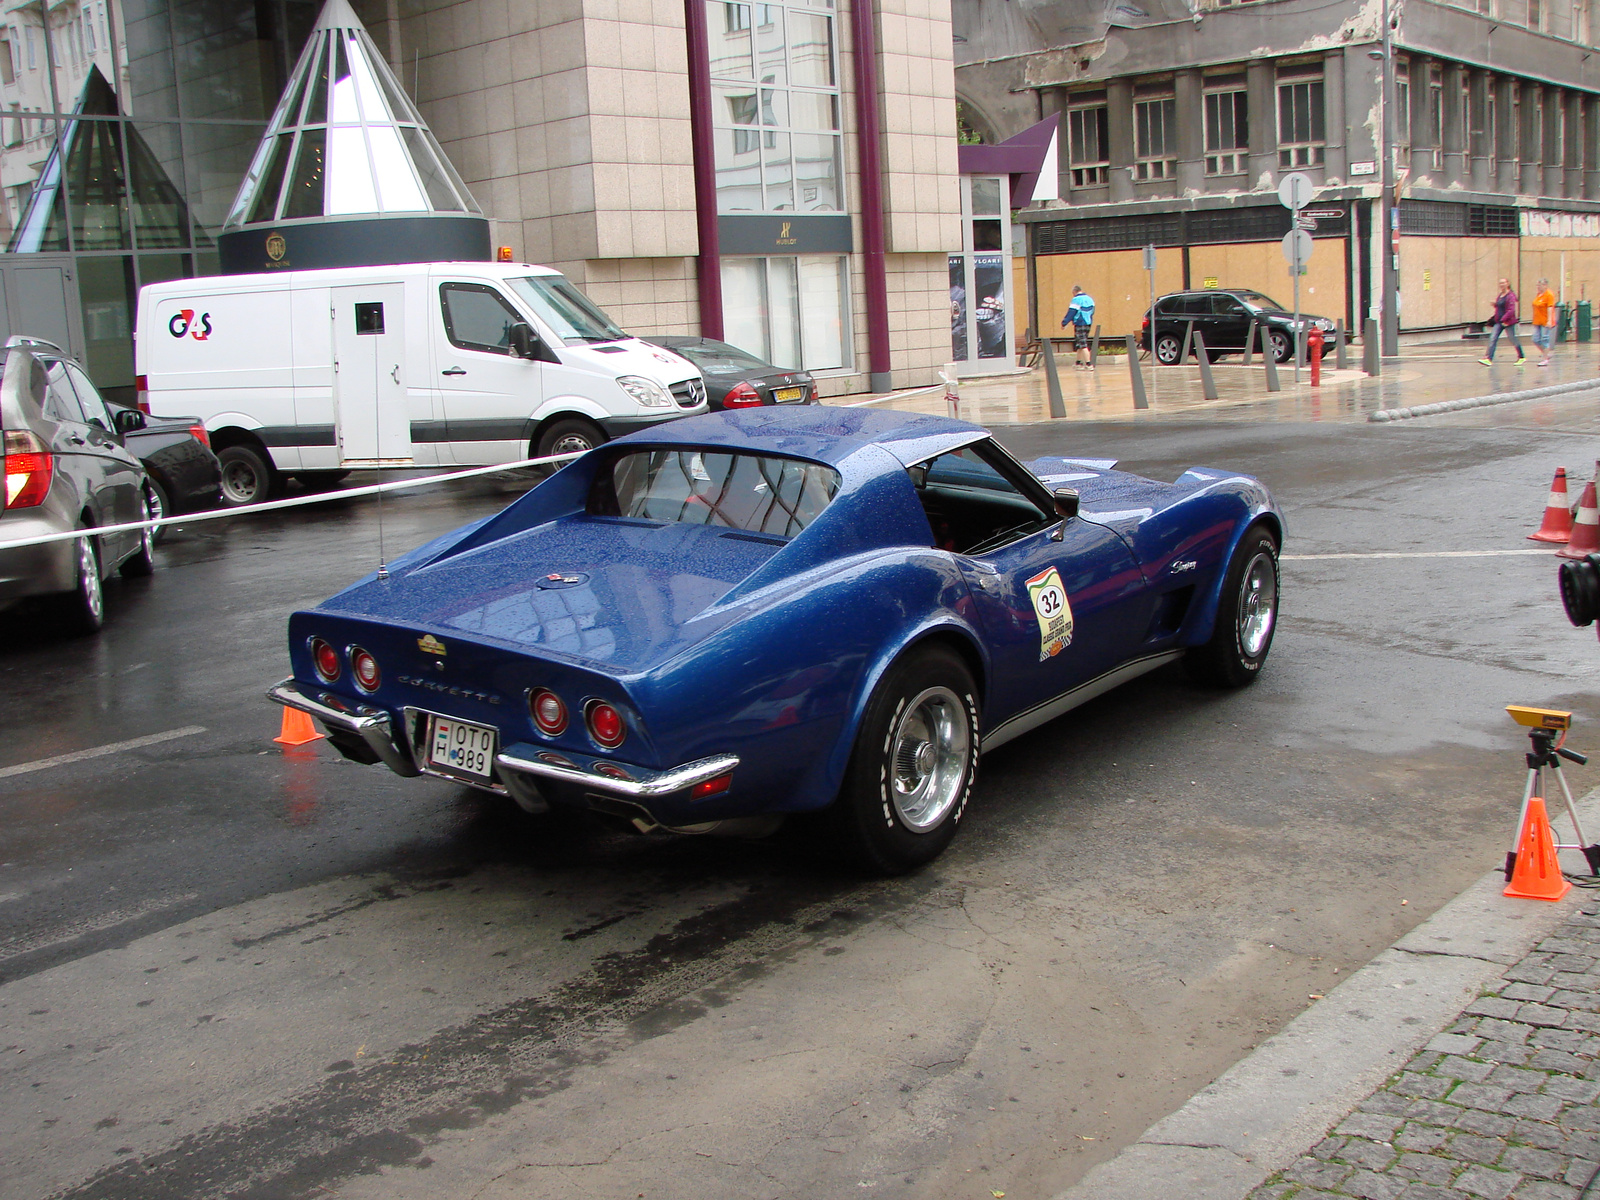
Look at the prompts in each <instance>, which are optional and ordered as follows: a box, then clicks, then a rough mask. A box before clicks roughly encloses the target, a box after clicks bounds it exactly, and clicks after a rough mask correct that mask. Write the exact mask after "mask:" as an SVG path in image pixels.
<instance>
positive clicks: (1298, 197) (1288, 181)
mask: <svg viewBox="0 0 1600 1200" xmlns="http://www.w3.org/2000/svg"><path fill="white" fill-rule="evenodd" d="M1316 190H1317V188H1316V185H1315V184H1313V183H1312V182H1311V176H1309V175H1307V174H1306V173H1305V172H1303V171H1290V172H1289V174H1287V175H1285V176H1284V177H1283V179H1282V180H1281V181H1280V182H1279V184H1278V200H1279V201H1280V202H1281V203H1282V204H1283V206H1284V207H1285V208H1287V209H1289V210H1290V211H1291V212H1299V211H1300V210H1301V209H1302V208H1304V207H1305V206H1306V205H1308V204H1310V203H1311V197H1312V195H1313V194H1314V193H1315V192H1316Z"/></svg>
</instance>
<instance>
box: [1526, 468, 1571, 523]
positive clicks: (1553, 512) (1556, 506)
mask: <svg viewBox="0 0 1600 1200" xmlns="http://www.w3.org/2000/svg"><path fill="white" fill-rule="evenodd" d="M1571 536H1572V509H1571V508H1570V507H1568V504H1567V469H1566V468H1565V467H1557V468H1556V477H1555V481H1554V482H1553V483H1551V485H1550V499H1549V500H1547V501H1546V502H1545V506H1544V524H1542V525H1540V526H1539V531H1538V532H1537V533H1530V534H1529V535H1528V540H1529V541H1530V542H1565V541H1566V540H1567V539H1568V538H1569V537H1571Z"/></svg>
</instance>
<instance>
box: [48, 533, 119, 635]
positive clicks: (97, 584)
mask: <svg viewBox="0 0 1600 1200" xmlns="http://www.w3.org/2000/svg"><path fill="white" fill-rule="evenodd" d="M78 528H79V529H86V528H88V522H87V521H82V520H80V521H79V522H78ZM72 545H73V548H74V550H75V551H76V553H77V559H78V581H77V584H76V586H74V588H73V589H72V591H70V592H64V593H62V594H61V595H60V596H58V597H56V604H55V609H56V615H57V616H58V617H60V619H61V624H62V626H63V627H64V628H65V629H66V631H67V632H68V633H72V634H77V635H79V636H87V635H89V634H91V633H99V632H100V627H101V626H102V625H104V624H105V623H106V603H105V593H104V592H103V591H102V590H101V579H100V547H99V545H98V544H97V541H96V539H94V538H92V537H85V538H79V539H78V540H77V541H76V542H73V543H72Z"/></svg>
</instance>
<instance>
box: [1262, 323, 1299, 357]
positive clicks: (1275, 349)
mask: <svg viewBox="0 0 1600 1200" xmlns="http://www.w3.org/2000/svg"><path fill="white" fill-rule="evenodd" d="M1267 339H1268V340H1269V341H1270V342H1271V343H1272V361H1273V362H1280V363H1285V362H1288V361H1289V358H1290V356H1291V355H1293V354H1294V339H1293V338H1291V337H1290V336H1289V335H1288V334H1287V333H1284V332H1283V331H1282V330H1281V329H1272V330H1269V331H1268V332H1267Z"/></svg>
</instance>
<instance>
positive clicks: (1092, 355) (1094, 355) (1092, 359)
mask: <svg viewBox="0 0 1600 1200" xmlns="http://www.w3.org/2000/svg"><path fill="white" fill-rule="evenodd" d="M1099 359H1100V326H1098V325H1096V326H1095V327H1094V337H1093V338H1092V339H1090V341H1089V365H1090V366H1091V367H1093V366H1095V365H1097V364H1098V362H1099Z"/></svg>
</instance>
